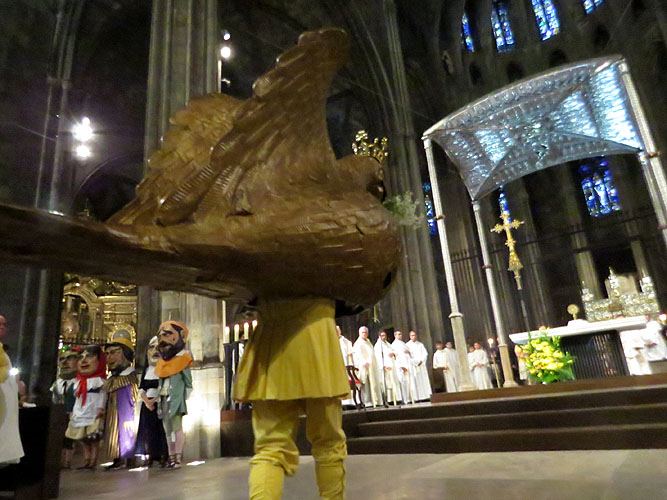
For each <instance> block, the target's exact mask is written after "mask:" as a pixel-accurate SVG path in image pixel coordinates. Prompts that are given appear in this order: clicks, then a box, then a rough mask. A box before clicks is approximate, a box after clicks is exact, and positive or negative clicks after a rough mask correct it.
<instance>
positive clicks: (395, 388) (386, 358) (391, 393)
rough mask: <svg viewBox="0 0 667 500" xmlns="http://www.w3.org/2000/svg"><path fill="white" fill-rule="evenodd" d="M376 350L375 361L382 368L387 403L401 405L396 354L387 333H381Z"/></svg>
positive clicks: (382, 383) (383, 390)
mask: <svg viewBox="0 0 667 500" xmlns="http://www.w3.org/2000/svg"><path fill="white" fill-rule="evenodd" d="M374 350H375V359H376V360H377V363H378V366H379V367H380V373H381V375H380V377H381V378H380V382H381V385H382V392H383V394H384V396H385V401H386V402H387V403H393V404H397V403H400V402H401V389H400V386H399V383H398V379H397V378H396V370H397V366H396V354H395V353H394V349H393V347H391V344H390V343H389V342H387V332H385V331H381V332H380V337H379V338H378V340H377V342H375V347H374Z"/></svg>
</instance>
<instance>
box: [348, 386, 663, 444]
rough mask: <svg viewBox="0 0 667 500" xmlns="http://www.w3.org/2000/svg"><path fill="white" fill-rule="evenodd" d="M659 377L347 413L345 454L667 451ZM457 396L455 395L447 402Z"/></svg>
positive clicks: (493, 393)
mask: <svg viewBox="0 0 667 500" xmlns="http://www.w3.org/2000/svg"><path fill="white" fill-rule="evenodd" d="M662 377H663V379H662V380H661V379H659V378H651V377H647V378H646V379H644V381H645V383H647V384H649V385H644V386H638V385H637V379H638V377H632V380H631V382H628V383H626V382H624V381H623V380H621V379H630V377H619V378H618V380H617V381H614V382H611V383H605V384H602V385H603V387H602V388H592V387H591V386H592V385H593V384H590V382H589V383H586V382H583V383H581V384H567V385H566V384H563V385H562V387H561V388H560V389H559V388H557V387H555V386H551V387H546V386H545V387H534V386H533V387H519V388H516V389H512V390H511V394H512V395H511V397H507V396H505V394H507V393H508V392H507V390H506V389H501V390H495V391H483V392H484V395H479V398H480V399H471V398H474V397H475V394H471V393H468V394H466V395H464V396H463V395H462V396H459V397H462V398H463V399H462V400H450V401H447V402H443V403H437V404H432V405H422V406H419V405H416V406H404V407H403V408H390V409H380V410H368V411H365V412H364V411H361V412H356V411H355V412H345V414H344V418H343V425H344V428H345V431H346V434H347V436H348V451H349V453H351V454H378V453H464V452H490V451H537V450H593V449H631V448H667V383H665V381H664V376H662ZM657 382H660V383H657ZM597 385H598V386H599V385H601V384H600V383H599V381H598V382H597ZM604 385H606V387H605V386H604ZM559 390H562V391H563V392H558V391H559ZM503 391H504V392H503ZM475 392H478V391H475ZM479 392H482V391H479ZM500 394H503V396H499V395H500ZM437 396H438V395H434V397H433V398H432V399H433V400H437V399H438V397H437ZM493 396H496V397H493ZM456 397H457V396H455V395H451V394H450V395H446V396H443V397H442V399H453V398H456Z"/></svg>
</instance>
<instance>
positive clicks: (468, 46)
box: [461, 11, 475, 52]
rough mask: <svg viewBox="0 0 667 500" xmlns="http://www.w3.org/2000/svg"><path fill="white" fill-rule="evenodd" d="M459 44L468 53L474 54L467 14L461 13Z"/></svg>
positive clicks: (473, 43)
mask: <svg viewBox="0 0 667 500" xmlns="http://www.w3.org/2000/svg"><path fill="white" fill-rule="evenodd" d="M461 44H462V45H463V48H464V49H465V50H467V51H468V52H475V42H474V40H473V39H472V31H471V30H470V21H469V20H468V13H467V12H465V11H464V12H463V17H462V18H461Z"/></svg>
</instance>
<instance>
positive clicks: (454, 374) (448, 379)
mask: <svg viewBox="0 0 667 500" xmlns="http://www.w3.org/2000/svg"><path fill="white" fill-rule="evenodd" d="M435 348H436V349H435V352H434V353H433V369H434V370H442V373H443V375H444V377H445V390H446V391H447V392H459V363H458V360H457V359H456V350H455V349H453V348H452V343H451V342H447V344H446V347H444V348H443V345H442V342H438V343H437V344H435Z"/></svg>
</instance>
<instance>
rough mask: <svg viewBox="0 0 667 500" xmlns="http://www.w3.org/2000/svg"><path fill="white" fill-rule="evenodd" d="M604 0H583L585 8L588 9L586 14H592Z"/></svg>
mask: <svg viewBox="0 0 667 500" xmlns="http://www.w3.org/2000/svg"><path fill="white" fill-rule="evenodd" d="M603 2H604V0H583V4H584V10H585V11H586V14H590V13H591V12H593V11H594V10H595V9H597V8H598V7H599V6H600V5H602V3H603Z"/></svg>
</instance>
